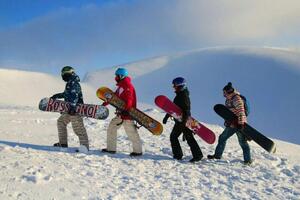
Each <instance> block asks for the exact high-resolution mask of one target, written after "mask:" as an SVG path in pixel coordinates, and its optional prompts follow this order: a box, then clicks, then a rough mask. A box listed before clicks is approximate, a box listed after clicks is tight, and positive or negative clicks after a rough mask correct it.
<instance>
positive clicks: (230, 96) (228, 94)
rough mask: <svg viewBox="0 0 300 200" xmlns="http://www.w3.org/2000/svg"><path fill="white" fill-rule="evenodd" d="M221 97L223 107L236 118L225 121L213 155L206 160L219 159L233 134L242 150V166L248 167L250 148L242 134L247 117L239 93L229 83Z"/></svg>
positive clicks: (250, 161)
mask: <svg viewBox="0 0 300 200" xmlns="http://www.w3.org/2000/svg"><path fill="white" fill-rule="evenodd" d="M223 95H224V97H225V98H226V101H225V105H226V107H227V108H229V109H230V110H231V111H232V112H233V113H234V114H235V115H236V116H238V117H237V119H236V120H234V121H225V123H224V125H225V129H224V131H223V132H222V134H221V135H220V136H219V140H218V145H217V147H216V149H215V154H214V155H208V156H207V158H208V159H221V157H222V154H223V152H224V149H225V146H226V141H227V140H228V139H229V138H230V137H231V136H232V135H234V134H235V133H236V134H237V137H238V141H239V144H240V146H241V148H242V150H243V155H244V164H246V165H249V164H251V163H252V159H251V153H250V147H249V144H248V142H247V138H246V137H245V135H244V134H243V133H242V132H243V129H244V126H245V123H246V122H247V117H246V113H245V107H244V101H243V99H242V98H241V96H240V93H239V92H238V91H237V90H235V89H234V88H233V87H232V83H231V82H229V83H228V84H227V85H226V86H225V87H224V88H223Z"/></svg>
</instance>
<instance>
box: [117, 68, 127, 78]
mask: <svg viewBox="0 0 300 200" xmlns="http://www.w3.org/2000/svg"><path fill="white" fill-rule="evenodd" d="M115 75H116V76H117V75H118V76H123V77H126V76H128V71H127V69H125V68H118V69H117V70H116V72H115Z"/></svg>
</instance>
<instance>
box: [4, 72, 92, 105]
mask: <svg viewBox="0 0 300 200" xmlns="http://www.w3.org/2000/svg"><path fill="white" fill-rule="evenodd" d="M0 80H1V84H0V96H1V98H0V105H1V106H31V107H36V106H37V105H38V103H39V101H40V100H41V99H42V98H43V97H49V96H52V95H53V94H55V93H60V92H63V91H64V87H65V82H64V81H63V80H62V79H61V78H60V77H59V76H57V77H54V76H51V75H48V74H43V73H37V72H26V71H18V70H7V69H0ZM82 89H83V93H84V94H83V95H84V97H85V101H86V102H97V98H96V93H95V89H93V88H91V87H90V86H88V85H86V84H82Z"/></svg>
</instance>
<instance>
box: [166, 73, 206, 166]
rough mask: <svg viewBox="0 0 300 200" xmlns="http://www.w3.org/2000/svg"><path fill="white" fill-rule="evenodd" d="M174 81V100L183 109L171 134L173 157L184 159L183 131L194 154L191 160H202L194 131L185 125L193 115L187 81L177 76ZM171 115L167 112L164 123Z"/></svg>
mask: <svg viewBox="0 0 300 200" xmlns="http://www.w3.org/2000/svg"><path fill="white" fill-rule="evenodd" d="M172 83H173V87H174V89H175V93H176V96H175V98H174V100H173V102H174V103H175V104H176V105H177V106H178V107H180V108H181V110H182V120H181V121H178V120H176V119H175V125H174V127H173V130H172V132H171V135H170V141H171V147H172V152H173V158H174V159H177V160H181V159H182V156H183V153H182V149H181V146H180V143H179V140H178V137H179V136H180V135H181V133H183V137H184V138H185V139H186V140H187V143H188V145H189V146H190V149H191V152H192V155H193V158H192V159H191V160H190V162H197V161H200V160H201V159H202V158H203V154H202V152H201V149H200V147H199V145H198V143H197V142H196V140H195V138H194V134H193V132H192V131H191V130H190V129H188V128H187V127H186V126H185V124H186V122H187V120H188V118H189V117H190V116H191V102H190V97H189V91H188V88H187V86H186V81H185V79H184V78H182V77H177V78H175V79H174V80H173V81H172ZM169 117H170V115H169V114H166V116H165V117H164V119H163V124H166V123H167V121H168V119H169Z"/></svg>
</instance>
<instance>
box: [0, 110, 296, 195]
mask: <svg viewBox="0 0 300 200" xmlns="http://www.w3.org/2000/svg"><path fill="white" fill-rule="evenodd" d="M144 109H146V108H144ZM147 113H148V114H149V115H151V116H153V117H155V118H156V119H159V120H162V118H163V116H164V114H163V113H161V112H158V111H157V110H155V109H148V112H147ZM58 116H59V114H56V113H46V112H40V111H38V110H36V109H32V108H26V109H25V108H22V109H16V108H4V107H2V108H0V126H1V129H0V138H1V139H0V160H1V162H0V169H1V170H0V199H7V200H10V199H22V200H23V199H30V200H32V199H36V200H40V199H74V200H76V199H90V200H96V199H113V200H118V199H120V200H121V199H122V200H123V199H130V200H131V199H153V200H154V199H155V200H156V199H228V200H229V199H237V200H240V199H273V200H276V199H280V200H281V199H293V200H296V199H299V198H300V181H299V180H300V164H299V163H300V157H299V151H300V146H298V145H293V144H290V143H285V142H281V141H276V142H277V149H278V152H277V153H276V154H269V153H267V152H265V151H264V150H263V149H262V148H260V147H258V146H257V145H255V144H254V143H253V142H251V143H250V146H251V149H252V156H253V158H254V159H255V162H254V164H253V165H252V166H250V167H249V166H243V164H242V163H241V161H242V152H241V149H240V147H239V146H238V143H237V138H236V137H235V136H233V137H232V138H231V139H230V140H229V141H228V145H227V148H226V150H225V153H224V159H222V160H220V161H209V160H206V159H204V160H202V161H201V162H199V163H197V164H190V163H188V162H187V161H188V160H189V159H190V158H191V153H190V151H189V148H188V146H187V144H186V143H185V142H182V141H181V144H182V147H183V151H184V160H183V161H181V162H178V161H175V160H173V159H172V154H171V149H170V143H169V133H170V131H171V128H172V125H173V123H172V122H170V123H168V124H167V125H166V126H165V127H164V132H163V134H162V135H161V136H153V135H151V134H150V133H149V132H148V131H147V130H145V129H143V128H142V129H140V130H139V132H140V136H141V138H142V140H143V150H144V155H143V156H142V157H139V158H130V157H129V156H128V154H129V153H130V152H131V146H130V143H129V142H128V140H127V137H126V135H125V133H124V130H123V129H120V131H119V137H118V153H117V154H114V155H109V154H104V153H101V152H100V148H104V147H105V146H106V129H107V126H108V122H109V119H108V120H105V121H97V120H90V119H85V121H84V122H85V125H86V127H87V131H88V134H89V138H90V143H91V151H90V152H89V153H75V152H74V151H75V148H76V147H77V146H78V138H77V137H76V136H75V135H74V133H73V132H72V131H70V134H69V145H70V148H69V149H67V150H63V149H59V148H55V147H51V145H52V144H53V143H54V142H56V141H57V133H56V131H57V130H56V119H57V117H58ZM210 127H211V128H212V129H213V130H214V131H215V132H216V133H217V135H218V134H219V133H220V132H221V131H222V128H221V127H218V126H213V125H210ZM69 130H71V127H69ZM196 139H197V141H198V143H199V145H200V147H201V148H202V151H203V153H204V155H205V156H206V155H207V154H211V153H213V150H214V148H215V144H214V145H206V144H204V142H203V141H202V140H201V139H200V138H198V137H197V138H196Z"/></svg>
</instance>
